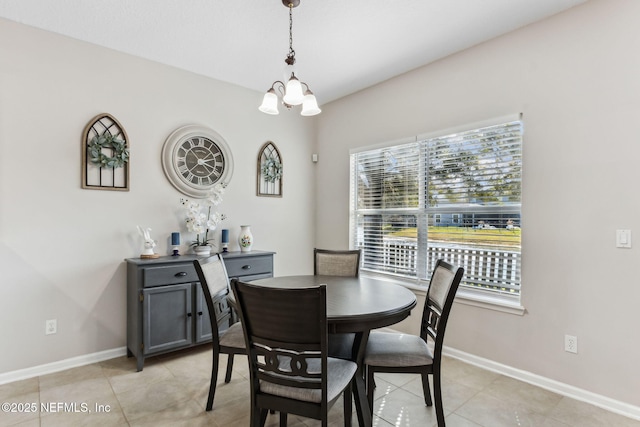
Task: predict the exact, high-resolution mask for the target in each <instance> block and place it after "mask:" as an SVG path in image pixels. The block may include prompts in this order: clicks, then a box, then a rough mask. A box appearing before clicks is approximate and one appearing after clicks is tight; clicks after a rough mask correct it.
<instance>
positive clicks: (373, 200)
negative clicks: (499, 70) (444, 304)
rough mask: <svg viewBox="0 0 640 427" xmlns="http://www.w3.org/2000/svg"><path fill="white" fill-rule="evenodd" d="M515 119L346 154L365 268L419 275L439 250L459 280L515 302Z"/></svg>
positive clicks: (355, 240) (518, 155) (422, 277)
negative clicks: (455, 269)
mask: <svg viewBox="0 0 640 427" xmlns="http://www.w3.org/2000/svg"><path fill="white" fill-rule="evenodd" d="M521 178H522V122H521V121H520V119H519V118H518V119H513V120H510V121H508V122H505V121H501V122H500V123H499V124H491V125H484V126H481V127H480V126H478V127H474V128H471V129H467V130H464V131H460V132H456V133H448V134H446V135H439V136H430V137H423V138H420V137H418V138H416V141H415V142H410V143H402V144H395V145H389V146H386V147H383V148H376V149H367V150H363V151H359V152H352V153H351V209H350V213H351V218H350V224H351V227H350V228H351V243H352V246H353V247H355V248H360V249H362V254H363V255H362V258H363V264H362V269H363V270H365V271H371V272H377V273H384V274H392V275H399V276H403V277H406V278H410V279H413V280H415V281H417V282H418V283H426V281H427V280H428V278H429V277H430V274H431V271H432V269H433V267H434V265H435V262H436V260H437V259H439V258H444V259H445V260H447V261H449V262H451V263H453V264H457V265H460V266H462V267H464V269H465V276H464V279H463V282H462V287H463V289H466V290H470V291H472V292H476V293H477V292H479V293H482V294H483V295H492V296H500V297H504V298H508V299H514V300H515V301H519V296H520V259H521V258H520V250H521V244H520V210H521V190H520V188H521Z"/></svg>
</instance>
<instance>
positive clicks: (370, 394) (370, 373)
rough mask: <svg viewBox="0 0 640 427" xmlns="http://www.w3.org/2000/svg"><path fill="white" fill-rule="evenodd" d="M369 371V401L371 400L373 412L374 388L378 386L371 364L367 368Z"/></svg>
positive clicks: (370, 407) (370, 408)
mask: <svg viewBox="0 0 640 427" xmlns="http://www.w3.org/2000/svg"><path fill="white" fill-rule="evenodd" d="M365 370H366V371H367V382H366V384H367V401H368V402H369V410H370V411H371V413H372V414H373V390H374V389H375V388H376V386H375V382H374V381H375V380H374V378H373V375H374V372H373V368H372V367H371V366H367V367H366V368H365Z"/></svg>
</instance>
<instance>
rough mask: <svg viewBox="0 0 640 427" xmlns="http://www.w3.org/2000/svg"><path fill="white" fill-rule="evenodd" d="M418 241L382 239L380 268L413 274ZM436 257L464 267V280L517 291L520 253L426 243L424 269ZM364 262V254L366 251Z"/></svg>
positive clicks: (429, 265)
mask: <svg viewBox="0 0 640 427" xmlns="http://www.w3.org/2000/svg"><path fill="white" fill-rule="evenodd" d="M417 256H418V251H417V244H416V242H415V241H414V240H397V239H393V240H392V239H389V240H387V239H385V241H384V242H383V251H382V256H381V259H380V260H378V263H376V264H378V268H380V265H379V262H380V261H381V262H382V269H383V270H384V271H388V272H391V273H396V274H407V275H415V271H416V270H417ZM438 259H444V260H445V261H447V262H449V263H450V264H454V265H458V266H460V267H462V268H464V278H463V283H464V284H465V285H470V286H480V287H485V288H491V289H496V290H502V291H506V292H520V280H521V277H520V253H519V252H515V251H507V250H500V249H495V250H494V249H488V248H465V247H461V246H451V245H450V244H438V243H432V242H430V243H429V248H428V250H427V271H432V270H433V267H434V265H435V263H436V261H437V260H438ZM365 264H366V254H365Z"/></svg>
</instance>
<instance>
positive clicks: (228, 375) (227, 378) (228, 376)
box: [224, 354, 233, 383]
mask: <svg viewBox="0 0 640 427" xmlns="http://www.w3.org/2000/svg"><path fill="white" fill-rule="evenodd" d="M232 370H233V354H229V358H228V359H227V373H226V374H225V376H224V382H225V383H228V382H229V381H231V371H232Z"/></svg>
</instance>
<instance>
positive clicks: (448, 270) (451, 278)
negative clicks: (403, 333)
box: [420, 259, 464, 361]
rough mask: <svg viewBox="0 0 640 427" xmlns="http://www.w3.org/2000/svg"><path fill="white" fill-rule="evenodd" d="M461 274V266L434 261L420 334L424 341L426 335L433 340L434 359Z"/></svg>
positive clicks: (439, 352) (441, 342)
mask: <svg viewBox="0 0 640 427" xmlns="http://www.w3.org/2000/svg"><path fill="white" fill-rule="evenodd" d="M463 274H464V269H463V268H462V267H456V266H453V265H451V264H449V263H447V262H446V261H444V260H442V259H439V260H438V261H437V262H436V265H435V268H434V269H433V274H432V275H431V281H430V282H429V289H428V290H427V297H426V301H425V304H424V311H423V313H422V325H421V328H420V336H421V337H422V338H423V339H424V340H425V341H427V340H428V338H427V337H431V338H432V339H433V340H434V343H435V347H434V361H435V360H436V359H439V358H440V357H439V356H440V354H441V353H442V344H443V342H444V331H445V328H446V326H447V320H448V319H449V313H450V312H451V306H452V305H453V300H454V299H455V296H456V292H457V290H458V285H460V281H461V280H462V275H463Z"/></svg>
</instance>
